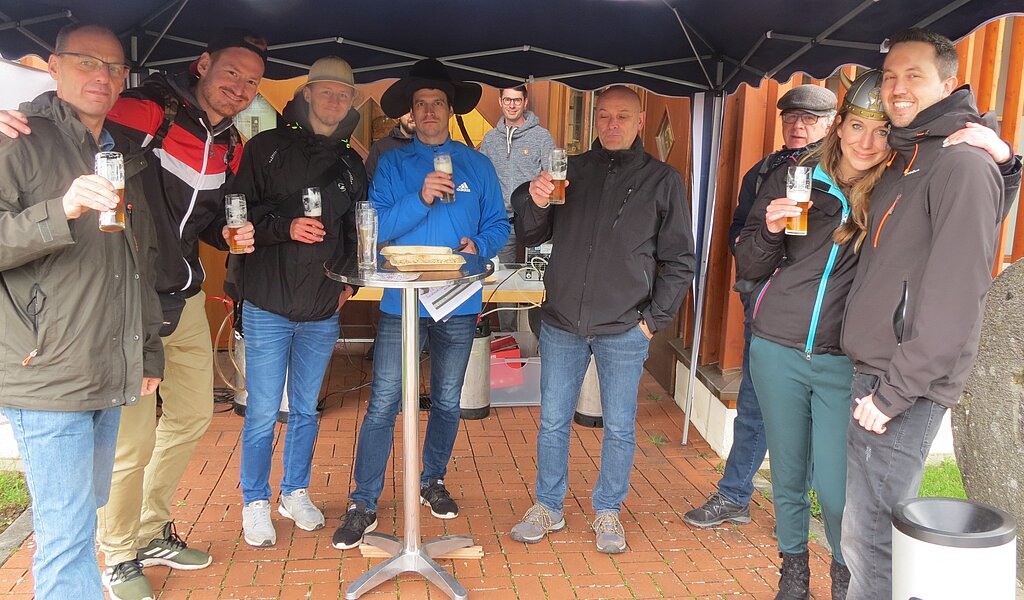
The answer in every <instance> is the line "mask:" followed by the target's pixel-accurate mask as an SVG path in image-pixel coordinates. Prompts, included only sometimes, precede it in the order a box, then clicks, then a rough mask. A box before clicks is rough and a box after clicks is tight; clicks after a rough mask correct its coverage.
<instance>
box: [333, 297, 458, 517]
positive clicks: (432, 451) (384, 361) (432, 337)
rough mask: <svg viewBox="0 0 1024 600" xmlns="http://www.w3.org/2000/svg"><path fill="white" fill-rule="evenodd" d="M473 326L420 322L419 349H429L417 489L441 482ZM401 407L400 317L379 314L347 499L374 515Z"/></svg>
mask: <svg viewBox="0 0 1024 600" xmlns="http://www.w3.org/2000/svg"><path fill="white" fill-rule="evenodd" d="M476 321H477V315H453V316H451V317H449V318H448V320H447V321H445V322H442V323H437V322H435V321H434V320H433V319H430V318H428V317H421V318H420V323H419V325H420V333H419V336H420V337H419V339H420V348H422V347H423V344H424V340H425V339H427V338H429V340H428V341H429V347H430V417H429V419H428V420H427V433H426V434H425V436H424V441H423V470H422V471H421V472H420V485H421V486H423V485H426V484H427V482H428V481H432V480H434V479H444V476H445V474H446V473H447V472H448V460H449V459H450V458H451V456H452V448H453V447H454V446H455V436H456V435H458V433H459V415H460V412H461V410H460V408H459V401H460V399H461V397H462V382H463V380H464V379H465V377H466V366H467V365H468V364H469V353H470V352H471V351H472V349H473V335H474V333H475V331H476ZM417 385H418V383H417ZM401 405H402V317H400V316H397V315H389V314H387V313H384V314H382V315H381V317H380V323H379V324H378V325H377V340H376V342H375V343H374V351H373V382H372V383H371V384H370V404H369V406H367V407H366V415H364V416H363V423H362V425H361V426H360V427H359V446H358V449H357V451H356V466H355V473H354V478H355V480H356V489H355V490H354V491H353V492H352V494H351V495H350V497H351V499H352V500H353V501H355V502H365V503H366V507H367V509H368V510H371V511H374V512H376V511H377V500H378V499H379V498H380V493H381V491H382V490H383V489H384V470H385V469H386V468H387V464H388V457H389V456H390V455H391V447H392V446H393V445H394V439H395V418H396V417H397V416H398V409H399V408H400V407H401Z"/></svg>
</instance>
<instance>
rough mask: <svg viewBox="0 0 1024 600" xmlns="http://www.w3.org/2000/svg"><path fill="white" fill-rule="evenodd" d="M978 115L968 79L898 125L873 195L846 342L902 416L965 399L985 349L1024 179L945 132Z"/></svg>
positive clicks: (882, 405)
mask: <svg viewBox="0 0 1024 600" xmlns="http://www.w3.org/2000/svg"><path fill="white" fill-rule="evenodd" d="M967 122H976V123H980V122H981V118H980V116H979V115H978V111H977V109H976V108H975V104H974V97H973V95H972V94H971V91H970V89H969V88H961V89H959V90H956V91H954V92H953V94H952V95H950V96H949V97H947V98H945V99H943V100H941V101H939V102H937V103H936V104H934V105H932V106H930V107H928V108H927V109H925V110H923V111H921V112H920V113H919V114H918V115H917V117H916V118H915V119H914V121H913V122H912V123H911V124H910V126H909V127H905V128H893V130H892V133H890V135H889V144H890V145H891V146H892V147H893V149H894V150H896V157H895V159H894V160H893V161H892V162H891V163H890V165H889V168H888V169H887V170H886V172H885V174H884V175H883V176H882V179H881V180H880V181H879V183H878V185H877V186H876V187H875V190H874V193H872V195H871V211H870V213H869V220H868V237H867V239H866V240H865V242H864V245H863V246H862V247H861V251H860V254H861V256H860V262H859V263H858V265H857V276H856V279H855V280H854V284H853V289H852V290H851V291H850V295H849V298H848V299H847V303H846V318H845V322H844V327H843V337H842V346H843V350H844V351H845V352H846V354H847V355H848V356H849V357H850V358H851V359H852V360H853V362H854V365H855V367H856V368H857V371H858V372H859V373H863V374H866V375H873V376H875V377H877V382H876V383H875V385H874V388H875V389H874V392H875V405H876V406H877V407H878V408H879V410H881V411H882V412H883V413H885V414H886V415H888V416H890V417H894V416H896V415H899V414H901V413H903V412H904V411H905V410H907V409H908V408H910V406H912V405H913V404H914V402H916V401H917V400H919V399H928V400H932V401H934V402H937V403H939V404H942V405H943V406H947V407H951V406H955V405H956V403H957V401H958V400H959V398H960V392H961V391H962V389H963V386H964V383H965V382H966V380H967V376H968V374H969V373H970V370H971V367H972V365H973V364H974V359H975V357H976V356H977V351H978V339H979V333H980V330H981V316H982V308H983V306H984V301H985V294H986V293H987V292H988V289H989V286H990V284H991V282H992V264H993V262H994V260H995V250H996V248H995V247H996V241H997V240H998V239H999V224H1000V222H1001V221H1002V220H1003V218H1004V216H1005V214H1006V209H1007V205H1008V204H1009V203H1010V202H1011V200H1012V198H1013V196H1014V191H1015V188H1016V187H1017V186H1019V185H1020V173H1019V172H1018V173H1017V174H1016V178H1015V179H1009V180H1005V181H1004V180H1003V179H1001V178H1000V172H999V169H997V167H996V165H995V163H994V162H993V161H992V159H991V158H990V157H989V156H988V155H986V154H985V152H983V151H982V150H979V149H978V148H973V147H971V146H968V145H967V144H959V145H956V146H953V147H950V148H943V147H942V140H943V139H944V138H945V137H946V136H948V135H949V134H951V133H953V132H954V131H957V130H958V129H960V128H961V127H963V126H964V124H965V123H967Z"/></svg>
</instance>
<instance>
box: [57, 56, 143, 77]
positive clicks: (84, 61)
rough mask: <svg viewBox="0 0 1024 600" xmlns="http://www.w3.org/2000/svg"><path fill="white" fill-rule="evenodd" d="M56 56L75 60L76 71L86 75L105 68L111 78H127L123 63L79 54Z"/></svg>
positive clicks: (126, 69)
mask: <svg viewBox="0 0 1024 600" xmlns="http://www.w3.org/2000/svg"><path fill="white" fill-rule="evenodd" d="M57 56H61V57H63V56H69V57H72V58H74V59H75V62H74V64H75V66H76V67H78V70H80V71H84V72H86V73H95V72H96V71H99V70H100V69H102V68H103V67H106V68H107V71H109V72H110V76H111V77H121V78H124V77H127V76H128V70H129V67H128V65H126V64H124V63H112V62H107V61H105V60H103V59H102V58H96V57H95V56H93V55H91V54H82V53H81V52H58V53H57Z"/></svg>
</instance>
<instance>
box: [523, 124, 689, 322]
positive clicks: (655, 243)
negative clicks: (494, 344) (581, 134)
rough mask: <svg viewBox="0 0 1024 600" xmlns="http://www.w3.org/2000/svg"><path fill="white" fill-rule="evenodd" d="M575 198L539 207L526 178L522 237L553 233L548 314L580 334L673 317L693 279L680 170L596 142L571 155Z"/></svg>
mask: <svg viewBox="0 0 1024 600" xmlns="http://www.w3.org/2000/svg"><path fill="white" fill-rule="evenodd" d="M567 178H568V181H569V185H568V188H567V189H566V199H565V204H563V205H556V206H548V207H546V208H538V207H537V205H536V204H534V202H533V200H532V199H531V198H530V194H529V186H530V184H529V182H526V183H524V184H522V185H521V186H519V187H518V188H516V190H515V192H513V194H512V207H513V208H514V209H515V212H516V215H517V216H516V220H515V228H516V237H517V238H518V239H519V241H520V242H521V243H523V244H525V245H527V246H533V245H536V244H540V243H543V242H545V241H547V240H551V243H552V251H551V261H550V264H549V265H548V267H547V270H546V272H545V275H544V287H545V288H546V290H547V299H546V300H545V301H544V305H543V308H542V315H543V319H544V320H545V321H546V322H547V323H549V324H550V325H553V326H555V327H558V328H559V329H563V330H565V331H569V332H572V333H574V334H576V335H602V334H615V333H622V332H624V331H627V330H629V329H630V328H631V327H636V326H637V324H638V323H639V322H640V319H641V318H643V319H644V321H645V322H646V323H647V326H648V327H649V328H650V330H651V331H652V332H654V331H658V330H660V329H662V328H664V327H666V326H668V325H669V324H670V323H671V322H672V320H673V319H674V318H675V316H676V313H677V312H678V311H679V305H680V304H682V302H683V298H684V297H685V296H686V291H687V288H688V287H689V286H690V282H691V281H692V280H693V268H694V254H693V234H692V233H691V229H690V214H689V209H688V207H687V203H686V190H685V187H684V185H683V179H682V177H680V175H679V172H678V171H676V170H675V169H673V168H672V167H670V166H668V165H666V164H665V163H663V162H661V161H658V160H655V159H654V158H653V157H652V156H651V155H649V154H647V153H646V152H644V148H643V143H642V142H641V141H640V139H639V138H638V139H637V140H636V141H635V142H634V143H633V146H632V147H631V148H629V149H628V150H619V151H608V150H605V149H604V148H603V147H601V144H600V142H594V147H593V148H592V149H591V150H590V151H589V152H586V153H584V154H580V155H578V156H571V157H569V173H568V177H567Z"/></svg>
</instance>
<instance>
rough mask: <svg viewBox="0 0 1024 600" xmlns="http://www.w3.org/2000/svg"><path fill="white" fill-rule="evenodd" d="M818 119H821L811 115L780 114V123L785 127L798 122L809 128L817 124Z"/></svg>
mask: <svg viewBox="0 0 1024 600" xmlns="http://www.w3.org/2000/svg"><path fill="white" fill-rule="evenodd" d="M820 118H821V117H819V116H818V115H812V114H811V113H797V112H788V113H782V122H783V123H785V124H786V125H792V124H793V123H796V122H797V121H800V122H801V123H803V124H804V125H808V126H810V125H814V124H815V123H817V122H818V119H820Z"/></svg>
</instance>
